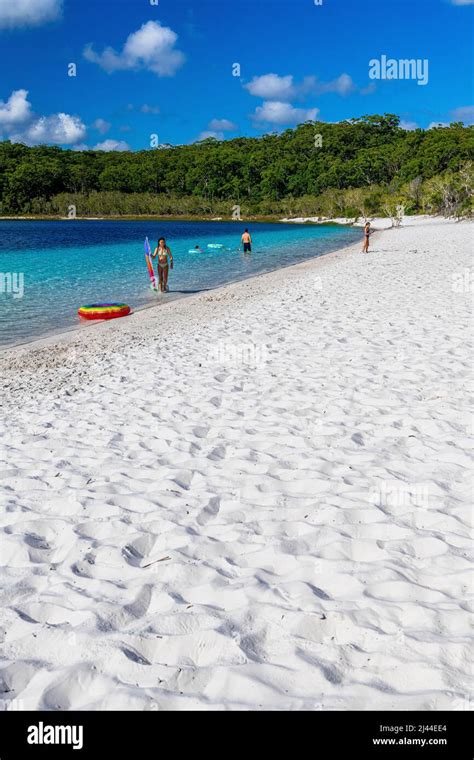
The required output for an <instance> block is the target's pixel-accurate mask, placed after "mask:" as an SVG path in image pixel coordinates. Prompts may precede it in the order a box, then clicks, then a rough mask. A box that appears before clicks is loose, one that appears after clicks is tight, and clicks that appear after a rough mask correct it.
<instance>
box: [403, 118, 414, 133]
mask: <svg viewBox="0 0 474 760" xmlns="http://www.w3.org/2000/svg"><path fill="white" fill-rule="evenodd" d="M400 126H401V128H402V129H406V130H407V132H413V131H414V130H415V129H418V124H417V123H416V121H401V122H400Z"/></svg>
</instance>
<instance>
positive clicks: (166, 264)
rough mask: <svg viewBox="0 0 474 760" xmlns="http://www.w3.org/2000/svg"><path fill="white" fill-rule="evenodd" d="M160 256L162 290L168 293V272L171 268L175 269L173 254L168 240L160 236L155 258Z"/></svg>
mask: <svg viewBox="0 0 474 760" xmlns="http://www.w3.org/2000/svg"><path fill="white" fill-rule="evenodd" d="M157 256H158V282H159V283H160V291H161V292H162V293H166V292H167V290H168V274H169V269H170V268H171V269H173V255H172V253H171V250H170V248H168V246H167V245H166V240H165V239H164V238H160V239H159V240H158V246H157V248H156V249H155V253H154V254H153V258H154V259H156V257H157Z"/></svg>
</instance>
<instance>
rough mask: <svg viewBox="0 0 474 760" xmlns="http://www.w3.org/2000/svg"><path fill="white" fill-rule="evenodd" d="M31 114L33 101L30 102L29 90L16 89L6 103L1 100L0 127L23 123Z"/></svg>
mask: <svg viewBox="0 0 474 760" xmlns="http://www.w3.org/2000/svg"><path fill="white" fill-rule="evenodd" d="M30 116H31V103H29V102H28V90H14V91H13V92H12V94H11V95H10V97H9V98H8V100H7V101H6V102H5V103H4V102H3V100H0V127H1V126H2V125H4V127H6V128H8V127H9V126H14V125H16V124H23V123H25V122H26V121H28V119H29V118H30Z"/></svg>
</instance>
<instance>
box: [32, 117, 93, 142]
mask: <svg viewBox="0 0 474 760" xmlns="http://www.w3.org/2000/svg"><path fill="white" fill-rule="evenodd" d="M23 134H24V137H25V142H27V143H28V144H30V145H42V144H45V143H54V144H55V145H74V144H76V143H78V142H80V141H81V140H83V139H84V137H85V136H86V127H85V125H84V124H83V123H82V121H81V120H80V119H79V117H77V116H70V115H69V114H67V113H56V114H53V115H52V116H40V117H39V119H36V120H35V121H33V123H32V124H31V125H29V126H28V128H27V129H26V130H25V131H24V133H23Z"/></svg>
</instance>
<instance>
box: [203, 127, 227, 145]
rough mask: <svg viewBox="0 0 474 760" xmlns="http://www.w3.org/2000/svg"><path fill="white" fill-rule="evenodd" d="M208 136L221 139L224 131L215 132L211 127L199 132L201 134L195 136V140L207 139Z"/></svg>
mask: <svg viewBox="0 0 474 760" xmlns="http://www.w3.org/2000/svg"><path fill="white" fill-rule="evenodd" d="M209 137H214V139H216V140H223V139H224V133H223V132H216V131H215V130H213V129H208V130H206V131H205V132H201V134H200V135H199V137H198V138H197V140H196V142H200V141H201V140H207V139H208V138H209Z"/></svg>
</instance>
